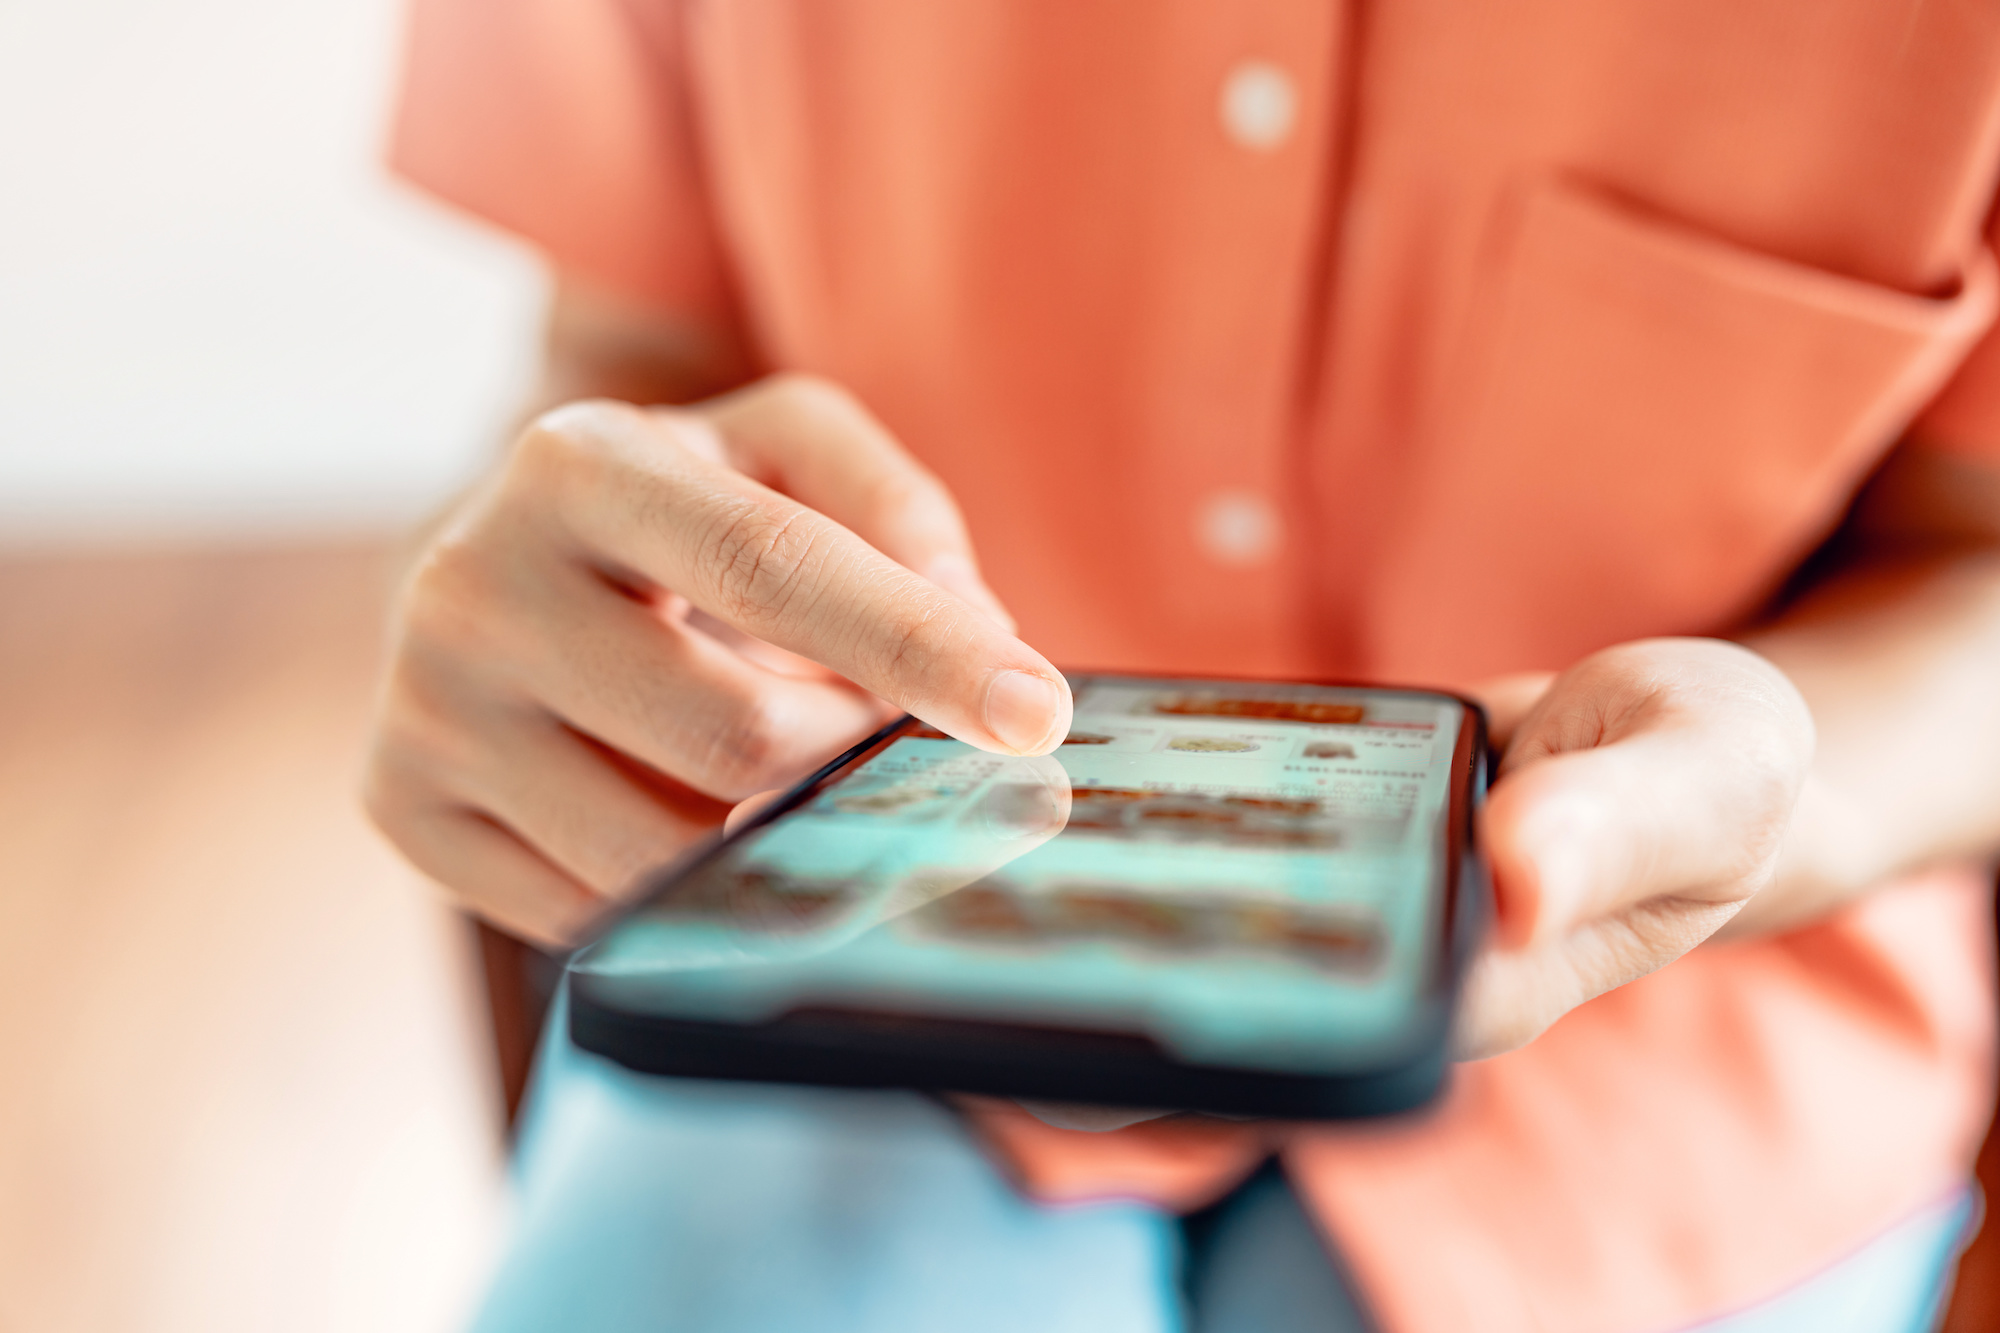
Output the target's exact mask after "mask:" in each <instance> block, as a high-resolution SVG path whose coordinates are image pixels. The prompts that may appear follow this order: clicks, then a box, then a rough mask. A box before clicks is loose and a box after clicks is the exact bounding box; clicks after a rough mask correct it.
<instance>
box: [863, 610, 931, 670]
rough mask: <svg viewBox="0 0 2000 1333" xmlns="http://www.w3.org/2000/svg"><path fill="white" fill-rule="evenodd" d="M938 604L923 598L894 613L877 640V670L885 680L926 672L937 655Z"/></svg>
mask: <svg viewBox="0 0 2000 1333" xmlns="http://www.w3.org/2000/svg"><path fill="white" fill-rule="evenodd" d="M938 622H939V608H938V607H937V606H936V605H935V604H933V603H931V602H929V601H925V602H924V603H922V604H918V605H913V606H911V607H909V608H907V609H906V610H905V611H904V612H903V614H901V615H898V616H896V617H894V618H893V619H892V620H891V621H890V622H889V623H888V624H887V625H886V626H885V627H884V629H883V632H882V633H881V635H880V636H879V638H878V640H877V644H878V646H877V648H876V662H875V666H876V669H877V671H879V672H880V673H881V675H882V676H883V677H884V678H885V679H888V680H909V679H913V678H920V677H923V676H925V675H927V674H928V668H929V666H930V664H931V663H932V662H934V661H936V660H937V658H938V657H939V656H940V652H939V646H938V642H937V640H938V637H939V623H938Z"/></svg>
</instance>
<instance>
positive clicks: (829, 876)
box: [568, 675, 1488, 1118]
mask: <svg viewBox="0 0 2000 1333" xmlns="http://www.w3.org/2000/svg"><path fill="white" fill-rule="evenodd" d="M1070 683H1071V686H1072V688H1073V690H1074V692H1075V698H1076V713H1075V721H1074V723H1073V725H1072V727H1071V730H1070V732H1069V735H1068V737H1067V739H1065V740H1064V742H1063V744H1062V745H1061V747H1060V748H1059V749H1057V751H1056V752H1055V753H1054V754H1052V755H1048V756H1044V757H1041V758H1034V759H1020V758H1006V757H1002V756H997V755H992V754H988V753H986V752H984V751H982V750H978V749H975V748H974V747H972V746H970V745H966V744H964V743H962V742H960V741H955V740H952V739H950V738H949V737H947V736H945V735H944V734H943V733H942V732H940V731H938V730H936V729H935V728H932V727H929V726H926V725H925V724H924V723H922V722H919V721H917V720H916V719H914V718H907V717H906V718H904V719H903V720H901V721H899V722H896V723H894V724H892V725H890V726H888V727H886V728H884V729H883V730H882V731H881V732H879V733H877V734H876V735H874V736H872V737H870V738H869V739H868V740H867V741H865V742H863V743H862V744H860V745H858V746H856V747H855V748H854V749H852V750H850V751H848V752H847V753H846V754H844V755H842V756H841V757H840V758H838V759H836V760H835V761H834V762H832V763H831V764H829V765H827V766H826V767H825V768H824V769H822V770H820V771H819V772H818V773H815V774H814V775H813V776H812V777H810V778H808V779H807V780H806V781H805V782H803V783H801V784H800V785H799V786H798V787H796V788H794V789H793V790H792V791H790V792H789V793H787V794H786V795H785V796H784V797H783V798H782V799H780V800H778V801H776V802H775V803H774V804H773V805H772V806H770V807H769V808H768V809H766V810H765V811H764V812H763V813H762V814H760V815H759V816H758V817H757V818H756V819H755V820H753V821H751V822H749V823H748V824H747V825H746V826H745V827H742V828H740V829H738V830H737V831H736V832H735V833H733V834H732V835H731V836H729V837H727V838H725V839H722V840H721V841H719V842H718V843H716V844H714V845H712V846H710V847H708V848H705V849H704V850H702V851H700V852H699V853H698V854H696V855H694V856H692V857H691V858H690V859H688V860H687V861H685V862H684V863H682V864H680V865H678V866H676V867H673V868H671V869H670V870H668V871H666V872H664V873H662V874H661V875H659V876H658V877H657V879H656V880H655V881H654V882H653V884H652V885H651V886H650V888H649V890H648V891H647V892H646V893H645V894H644V895H643V896H642V898H641V900H640V901H639V902H638V904H637V906H635V907H634V908H632V909H630V910H629V911H627V912H626V913H625V914H624V915H623V916H621V917H620V918H619V919H618V920H617V921H616V922H615V923H613V924H612V925H611V926H610V927H609V928H608V929H607V930H605V931H604V932H603V933H602V934H601V935H600V936H598V937H597V938H596V939H595V940H594V942H592V943H590V944H589V945H587V946H586V947H585V948H583V949H581V950H580V951H579V952H578V953H577V954H575V955H574V956H573V957H572V959H571V961H570V963H569V968H568V971H569V985H570V1027H571V1034H572V1037H573V1038H574V1040H575V1041H576V1042H577V1044H578V1045H580V1046H581V1047H583V1048H584V1049H586V1050H590V1051H595V1052H597V1053H599V1054H602V1055H605V1056H608V1057H610V1058H611V1059H613V1060H616V1061H618V1062H620V1063H622V1064H624V1065H627V1066H629V1067H631V1068H634V1069H638V1070H643V1071H648V1072H653V1073H659V1074H673V1075H684V1076H696V1077H708V1078H724V1079H751V1080H767V1081H783V1082H798V1083H814V1084H831V1085H839V1086H848V1087H905V1088H919V1089H927V1090H941V1091H942V1090H951V1091H961V1092H971V1093H986V1094H994V1095H999V1096H1006V1097H1016V1098H1023V1099H1039V1100H1049V1101H1066V1102H1084V1103H1099V1104H1105V1105H1118V1106H1135V1107H1148V1108H1160V1109H1172V1110H1185V1111H1202V1112H1211V1113H1218V1114H1225V1115H1239V1116H1244V1115H1247V1116H1275V1117H1285V1118H1322V1117H1324V1118H1332V1117H1350V1116H1365V1115H1382V1114H1388V1113H1392V1112H1397V1111H1406V1110H1409V1109H1412V1108H1414V1107H1417V1106H1420V1105H1422V1104H1423V1103H1425V1102H1426V1101H1428V1100H1429V1099H1431V1098H1432V1097H1434V1096H1435V1095H1436V1094H1437V1092H1438V1091H1439V1089H1440V1087H1441V1086H1442V1083H1443V1079H1444V1076H1445V1070H1446V1065H1447V1043H1448V1038H1449V1035H1450V1028H1451V1019H1452V1011H1453V1005H1454V1002H1455V999H1456V996H1457V993H1458V987H1459V980H1460V977H1461V975H1462V974H1463V970H1464V967H1465V963H1466V960H1467V957H1468V956H1469V954H1470V952H1471V949H1472V946H1473V944H1474V943H1475V940H1476V937H1477V934H1478V931H1479V929H1480V927H1481V923H1482V922H1483V920H1484V918H1485V916H1486V915H1487V913H1486V903H1487V896H1488V889H1487V880H1486V876H1485V874H1484V872H1483V870H1482V867H1481V864H1480V861H1479V857H1478V853H1477V850H1476V847H1475V844H1474V840H1473V836H1472V827H1473V816H1474V812H1475V810H1476V808H1477V806H1478V804H1479V802H1480V800H1481V798H1482V795H1483V793H1484V790H1485V783H1486V727H1485V719H1484V717H1483V715H1482V714H1481V712H1480V710H1479V708H1478V706H1477V705H1476V704H1474V703H1472V702H1471V701H1469V700H1466V699H1462V698H1458V697H1456V696H1454V695H1450V694H1445V693H1440V692H1435V691H1429V690H1413V689H1389V688H1377V687H1373V686H1358V685H1330V684H1290V683H1276V682H1270V681H1243V680H1193V679H1172V678H1153V677H1143V676H1114V675H1074V676H1071V678H1070Z"/></svg>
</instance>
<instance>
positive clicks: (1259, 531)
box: [1195, 491, 1279, 569]
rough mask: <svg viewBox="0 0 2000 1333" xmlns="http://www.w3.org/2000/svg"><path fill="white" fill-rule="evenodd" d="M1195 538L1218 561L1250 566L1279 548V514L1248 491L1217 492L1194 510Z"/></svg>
mask: <svg viewBox="0 0 2000 1333" xmlns="http://www.w3.org/2000/svg"><path fill="white" fill-rule="evenodd" d="M1195 537H1196V538H1197V539H1198V540H1199V541H1200V542H1201V545H1202V549H1203V550H1205V551H1207V552H1208V554H1209V557H1210V558H1211V559H1213V560H1214V561H1215V562H1216V563H1217V564H1220V565H1228V566H1230V567H1232V568H1235V569H1251V568H1254V567H1256V566H1258V565H1262V564H1265V563H1267V562H1268V561H1269V560H1270V559H1271V557H1272V556H1273V555H1276V554H1277V551H1278V537H1279V523H1278V513H1277V511H1276V510H1275V509H1273V508H1271V503H1270V501H1268V500H1266V499H1265V498H1264V497H1263V496H1261V495H1254V494H1252V493H1251V492H1249V491H1217V492H1216V493H1215V494H1214V495H1211V496H1209V497H1208V499H1206V500H1204V501H1203V502H1202V504H1201V507H1200V508H1199V509H1198V510H1197V511H1196V512H1195Z"/></svg>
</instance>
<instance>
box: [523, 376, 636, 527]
mask: <svg viewBox="0 0 2000 1333" xmlns="http://www.w3.org/2000/svg"><path fill="white" fill-rule="evenodd" d="M636 416H637V410H636V409H635V408H633V407H632V406H631V405H630V404H628V403H617V402H611V401H609V400H607V399H596V398H587V399H583V400H580V401H578V402H573V403H565V404H563V405H562V406H561V407H556V408H551V409H550V410H548V411H546V412H544V413H542V414H541V415H540V416H538V417H536V418H535V419H534V420H533V421H531V422H529V423H528V425H527V427H526V428H525V429H524V430H522V432H521V433H520V435H519V436H518V437H516V439H515V441H514V447H513V450H512V452H511V453H510V454H509V456H508V460H507V469H506V477H505V484H504V488H503V489H504V491H505V493H506V494H507V495H508V496H509V497H510V498H512V499H513V500H515V501H516V502H517V503H521V504H525V505H529V506H531V507H541V506H546V505H548V504H550V503H552V502H554V501H557V500H559V499H560V498H561V497H563V496H565V495H568V494H570V493H572V492H574V491H577V490H583V491H586V492H587V491H589V490H590V488H591V487H592V486H593V484H594V483H596V482H599V481H600V480H601V479H602V478H603V477H604V476H605V473H606V471H607V469H608V467H609V466H610V462H611V454H612V450H611V449H609V448H608V447H607V446H608V444H609V442H610V441H612V440H614V439H616V438H618V437H619V436H621V435H623V434H625V433H627V432H629V431H630V430H631V429H632V427H633V425H634V424H635V418H636Z"/></svg>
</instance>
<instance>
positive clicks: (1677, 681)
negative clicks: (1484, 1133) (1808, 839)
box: [1456, 639, 1813, 1058]
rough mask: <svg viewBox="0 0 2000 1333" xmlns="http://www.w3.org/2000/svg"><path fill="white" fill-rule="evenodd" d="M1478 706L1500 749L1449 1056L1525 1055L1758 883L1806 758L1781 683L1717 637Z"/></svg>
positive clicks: (1521, 681) (1713, 923)
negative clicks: (1489, 929) (1482, 892)
mask: <svg viewBox="0 0 2000 1333" xmlns="http://www.w3.org/2000/svg"><path fill="white" fill-rule="evenodd" d="M1486 694H1487V697H1488V699H1489V701H1490V704H1491V711H1492V713H1493V716H1494V722H1495V731H1496V740H1500V741H1505V743H1506V757H1505V759H1504V760H1503V762H1502V763H1501V765H1500V773H1499V780H1498V781H1497V782H1496V783H1495V784H1494V787H1493V791H1492V794H1491V796H1490V798H1489V800H1488V802H1487V805H1486V808H1485V811H1484V813H1483V815H1482V817H1481V820H1480V830H1479V832H1480V841H1481V844H1482V846H1483V847H1484V849H1485V852H1486V857H1487V861H1488V864H1489V865H1490V867H1491V868H1492V872H1493V879H1494V890H1495V896H1496V899H1497V903H1498V908H1499V914H1498V920H1497V922H1496V926H1495V929H1494V931H1493V935H1492V938H1491V940H1490V942H1489V944H1488V946H1487V947H1486V949H1485V950H1484V952H1483V953H1482V954H1481V955H1480V956H1479V958H1478V959H1477V960H1476V962H1475V964H1474V966H1473V969H1472V973H1471V975H1470V977H1469V978H1468V980H1467V985H1466V992H1465V996H1464V1001H1463V1004H1462V1007H1461V1009H1460V1012H1459V1021H1458V1029H1457V1033H1456V1044H1457V1047H1458V1054H1459V1055H1460V1056H1461V1057H1463V1058H1478V1057H1482V1056H1488V1055H1496V1054H1499V1053H1500V1052H1502V1051H1507V1050H1511V1049H1513V1048H1514V1047H1517V1046H1521V1045H1524V1044H1526V1043H1527V1042H1529V1041H1532V1040H1533V1039H1534V1038H1535V1037H1536V1036H1538V1035H1539V1034H1540V1033H1541V1032H1542V1031H1543V1030H1544V1029H1546V1028H1547V1027H1548V1026H1549V1025H1550V1024H1552V1023H1554V1022H1555V1021H1556V1020H1557V1019H1559V1018H1561V1017H1562V1016H1563V1015H1564V1014H1566V1013H1568V1012H1569V1011H1570V1010H1571V1009H1574V1008H1575V1007H1576V1006H1578V1005H1580V1004H1582V1003H1583V1002H1584V1001H1586V1000H1589V999H1591V998H1592V997H1593V996H1596V995H1600V994H1602V993H1603V992H1605V991H1608V990H1611V989H1613V988H1614V987H1617V986H1622V985H1624V984H1625V983H1626V982H1628V981H1633V980H1636V979H1638V978H1639V977H1642V976H1644V975H1646V974H1647V973H1648V972H1651V971H1653V970H1654V969H1655V968H1658V967H1661V966H1663V965H1665V964H1667V963H1670V962H1672V961H1673V960H1674V959H1676V958H1678V957H1680V956H1681V955H1682V954H1684V953H1686V952H1687V951H1688V950H1689V949H1692V948H1693V947H1694V946H1695V945H1697V944H1700V943H1701V942H1702V941H1703V940H1705V939H1707V938H1708V937H1709V936H1710V935H1712V934H1714V933H1715V931H1716V930H1717V929H1718V928H1720V927H1721V926H1722V925H1723V924H1724V923H1725V922H1727V921H1728V920H1729V919H1730V918H1731V917H1732V916H1734V915H1736V913H1737V912H1738V911H1740V910H1741V909H1742V907H1743V905H1744V904H1745V903H1747V902H1748V901H1749V900H1750V898H1751V896H1752V895H1753V894H1755V893H1756V892H1757V891H1758V890H1759V889H1760V888H1761V887H1763V885H1764V884H1765V883H1767V882H1768V881H1769V880H1770V878H1771V876H1772V873H1773V870H1774V869H1775V867H1776V864H1777V860H1778V854H1779V850H1780V846H1781V844H1782V843H1783V842H1784V838H1785V833H1786V829H1787V827H1788V825H1789V824H1790V821H1791V817H1792V811H1793V807H1794V806H1795V804H1796V803H1797V801H1798V797H1799V792H1800V789H1801V787H1802V786H1803V784H1804V782H1805V778H1806V772H1807V769H1808V767H1809V765H1810V764H1811V761H1812V753H1813V724H1812V717H1811V714H1810V713H1809V712H1808V710H1807V708H1806V705H1805V701H1804V700H1803V699H1801V698H1800V696H1799V693H1798V691H1797V690H1796V689H1794V688H1793V687H1792V684H1791V682H1790V681H1789V680H1787V679H1786V677H1785V676H1784V675H1783V674H1782V673H1781V672H1780V671H1778V669H1777V668H1776V667H1774V666H1772V665H1771V664H1770V663H1768V662H1766V661H1765V660H1764V659H1763V658H1761V657H1759V656H1757V655H1756V654H1755V653H1752V652H1750V651H1749V650H1748V649H1745V648H1740V647H1737V646H1736V645H1734V644H1730V643H1724V642H1721V641H1719V640H1712V639H1652V640H1646V641H1644V642H1639V643H1631V644H1625V645H1622V646H1620V647H1617V648H1611V649H1607V650H1605V651H1604V652H1601V653H1598V654H1596V655H1594V656H1592V657H1588V658H1586V659H1584V660H1583V661H1582V662H1580V663H1578V664H1577V665H1576V666H1574V667H1571V668H1570V669H1569V670H1568V671H1566V672H1564V673H1563V674H1561V675H1560V676H1555V677H1548V676H1541V677H1536V678H1521V677H1516V678H1513V679H1511V680H1509V681H1505V682H1499V683H1497V684H1496V685H1495V686H1494V687H1492V688H1491V689H1490V690H1488V691H1487V692H1486ZM1508 733H1511V734H1508Z"/></svg>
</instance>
